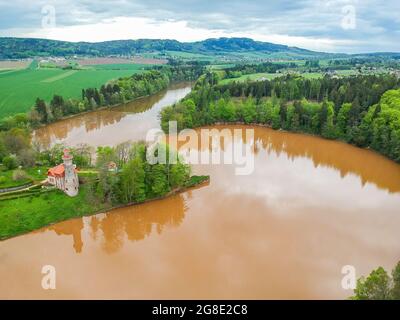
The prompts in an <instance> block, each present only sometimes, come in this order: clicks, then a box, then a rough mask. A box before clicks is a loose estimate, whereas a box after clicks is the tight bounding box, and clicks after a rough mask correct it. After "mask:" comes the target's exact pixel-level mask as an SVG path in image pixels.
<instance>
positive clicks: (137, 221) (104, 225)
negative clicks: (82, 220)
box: [90, 194, 187, 253]
mask: <svg viewBox="0 0 400 320" xmlns="http://www.w3.org/2000/svg"><path fill="white" fill-rule="evenodd" d="M186 210H187V208H186V206H185V200H184V198H183V195H181V194H180V195H176V196H172V197H169V198H167V199H164V200H159V201H152V202H149V203H146V204H142V205H137V206H131V207H126V208H122V209H117V210H113V211H111V212H109V213H107V214H106V215H105V216H104V218H102V219H100V218H99V217H98V216H93V217H91V218H90V227H91V236H92V238H93V239H94V240H96V239H98V238H99V237H101V239H102V247H103V249H104V250H105V251H106V252H109V253H113V252H116V251H118V250H119V249H120V248H121V247H122V246H123V244H124V241H125V235H126V238H127V239H128V240H130V241H140V240H144V239H145V238H146V237H148V236H150V235H151V233H152V232H154V231H156V232H157V233H158V234H161V233H162V232H163V230H164V229H165V228H166V227H171V226H173V227H177V226H179V225H180V224H181V223H182V222H183V219H184V217H185V211H186ZM100 234H101V235H100Z"/></svg>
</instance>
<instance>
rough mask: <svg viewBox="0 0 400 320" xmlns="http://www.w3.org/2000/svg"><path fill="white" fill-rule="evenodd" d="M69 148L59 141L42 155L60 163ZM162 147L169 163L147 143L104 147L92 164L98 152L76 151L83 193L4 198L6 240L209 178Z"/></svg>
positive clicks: (1, 225) (1, 229)
mask: <svg viewBox="0 0 400 320" xmlns="http://www.w3.org/2000/svg"><path fill="white" fill-rule="evenodd" d="M63 149H64V146H62V145H55V146H54V147H53V148H51V149H50V150H47V151H44V152H42V153H41V156H40V158H41V160H42V161H43V162H46V164H54V163H57V162H59V160H60V159H61V155H62V154H63ZM158 150H165V152H166V155H167V157H166V163H157V164H151V163H149V162H148V161H147V157H146V155H147V153H148V148H147V146H146V145H145V143H143V142H135V143H131V142H126V143H122V144H120V145H118V146H116V147H100V148H98V149H97V151H96V153H97V157H96V165H95V166H94V167H92V166H91V153H92V150H90V149H88V148H86V149H82V148H74V149H72V150H71V151H72V152H71V154H73V155H74V162H75V163H76V164H77V165H78V168H83V169H84V168H86V170H85V169H84V170H83V172H81V173H79V179H80V192H79V194H78V196H77V197H75V198H71V197H67V196H65V194H64V193H63V192H61V191H59V190H52V189H49V190H48V189H40V188H39V189H37V190H36V189H35V190H32V191H21V192H17V193H16V194H11V195H6V196H5V197H0V208H1V210H0V239H6V238H10V237H13V236H16V235H18V234H22V233H26V232H29V231H32V230H35V229H38V228H41V227H44V226H46V225H49V224H52V223H56V222H60V221H64V220H67V219H71V218H76V217H81V216H88V215H92V214H96V213H99V212H104V211H108V210H111V209H114V208H119V207H124V206H130V205H135V204H141V203H144V202H147V201H152V200H157V199H162V198H165V197H167V196H169V195H172V194H176V193H178V192H181V191H184V190H186V189H188V188H192V187H195V186H197V185H200V184H202V183H204V182H207V181H209V177H208V176H192V175H191V168H190V166H189V165H187V164H185V163H183V162H182V161H181V160H180V158H179V157H178V155H177V154H175V155H174V161H170V159H172V158H170V155H171V154H173V153H172V152H171V153H170V151H169V149H168V146H160V147H159V148H158ZM110 164H112V166H110ZM89 166H91V167H89ZM44 173H45V172H44ZM32 212H34V216H32Z"/></svg>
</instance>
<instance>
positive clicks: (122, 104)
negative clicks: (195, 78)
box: [31, 81, 192, 131]
mask: <svg viewBox="0 0 400 320" xmlns="http://www.w3.org/2000/svg"><path fill="white" fill-rule="evenodd" d="M179 83H192V81H171V82H170V83H169V84H168V85H167V86H166V87H165V88H163V89H161V90H158V91H156V92H153V93H152V94H148V95H145V96H140V97H136V98H134V99H131V100H126V101H125V102H121V103H117V104H113V105H109V106H102V107H100V108H96V109H94V110H86V111H82V112H79V113H75V114H71V115H68V116H66V117H61V118H59V119H57V120H56V121H53V122H49V123H41V124H39V125H37V126H35V127H32V128H31V129H32V131H35V130H38V129H41V128H44V127H46V126H50V125H52V124H55V123H58V122H62V121H65V120H69V119H73V118H76V117H79V116H82V115H85V114H89V113H92V112H96V111H102V110H109V109H114V108H117V107H122V106H125V105H126V104H128V103H132V102H136V101H140V100H142V99H146V98H150V97H152V96H154V95H156V94H159V93H161V92H163V91H166V90H168V88H169V87H170V86H173V85H177V84H179Z"/></svg>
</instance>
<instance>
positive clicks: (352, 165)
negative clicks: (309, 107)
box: [255, 128, 400, 192]
mask: <svg viewBox="0 0 400 320" xmlns="http://www.w3.org/2000/svg"><path fill="white" fill-rule="evenodd" d="M255 137H256V140H257V143H259V144H261V146H262V148H263V149H264V150H266V151H267V152H275V153H276V154H278V155H280V154H283V153H284V154H286V155H287V157H288V158H289V159H291V160H292V161H294V160H295V159H296V158H299V157H305V158H308V159H311V160H312V161H313V163H314V166H315V167H316V168H317V167H319V166H324V167H329V168H332V169H335V170H337V171H339V172H340V176H341V177H342V178H344V177H345V176H346V175H348V174H354V175H356V176H358V177H359V178H360V179H361V181H362V184H363V185H365V184H366V183H373V184H375V185H376V186H377V187H378V188H381V189H386V190H388V191H389V192H400V166H399V165H398V164H396V163H395V162H393V161H391V160H389V159H386V158H384V157H382V156H380V155H378V154H375V153H373V152H370V151H367V150H362V149H359V148H355V147H353V146H350V145H347V144H345V143H340V142H337V141H328V140H324V139H321V138H316V137H311V136H307V135H301V134H292V133H287V132H279V131H274V130H266V129H262V128H256V130H255Z"/></svg>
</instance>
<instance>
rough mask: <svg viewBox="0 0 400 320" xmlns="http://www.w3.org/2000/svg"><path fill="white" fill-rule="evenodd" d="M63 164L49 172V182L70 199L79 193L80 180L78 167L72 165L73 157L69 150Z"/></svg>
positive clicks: (65, 154)
mask: <svg viewBox="0 0 400 320" xmlns="http://www.w3.org/2000/svg"><path fill="white" fill-rule="evenodd" d="M62 159H63V163H62V164H60V165H58V166H56V167H54V168H51V169H49V170H48V171H47V182H48V183H49V184H51V185H53V186H55V187H56V188H57V189H60V190H62V191H63V192H65V193H66V194H67V195H68V196H70V197H75V196H77V195H78V192H79V179H78V173H77V170H76V166H75V165H74V164H73V163H72V159H73V156H72V155H71V154H70V153H69V150H68V149H65V150H64V155H63V157H62Z"/></svg>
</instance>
